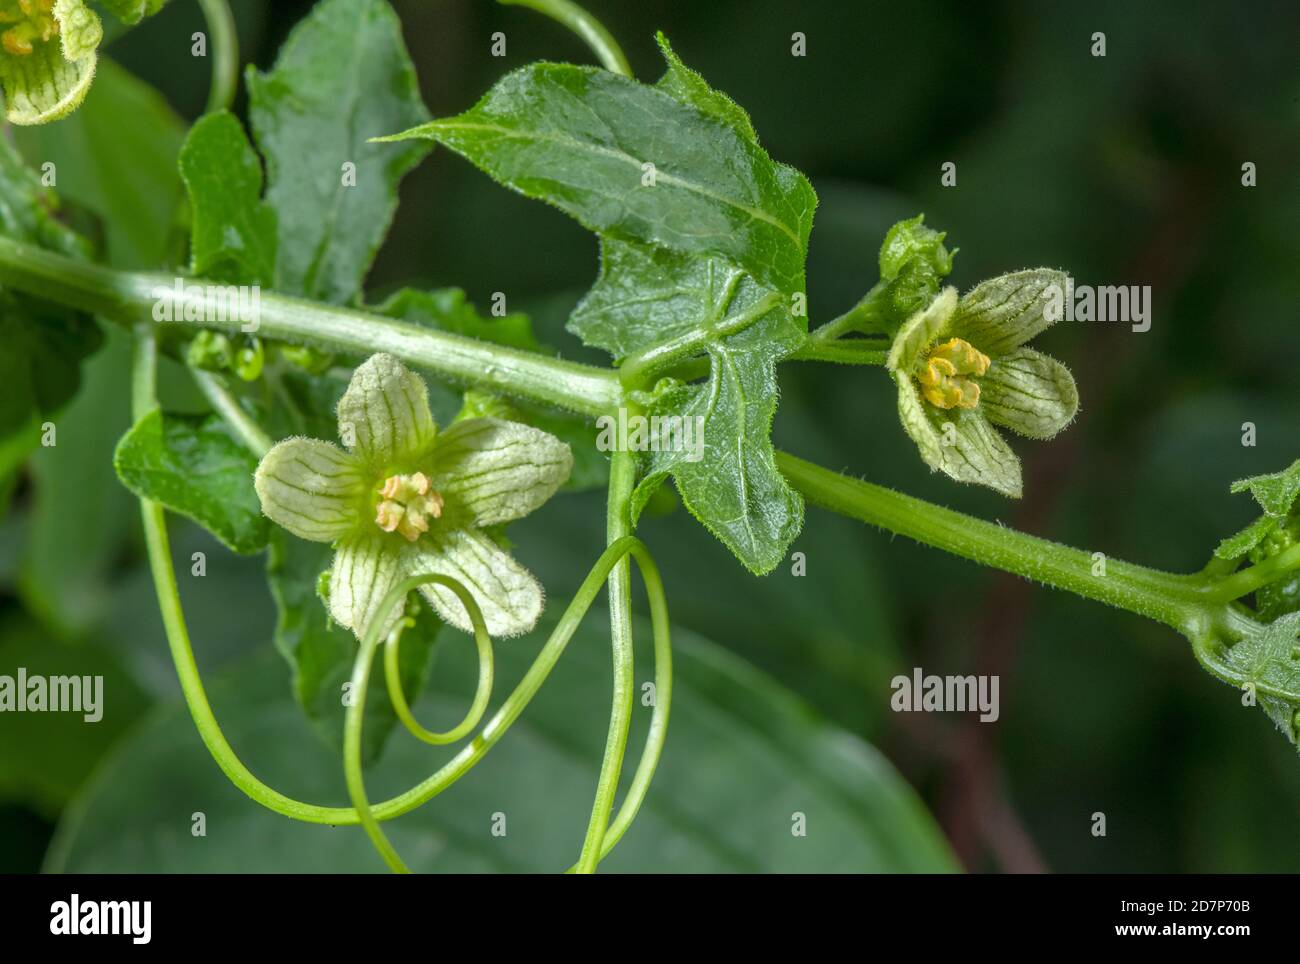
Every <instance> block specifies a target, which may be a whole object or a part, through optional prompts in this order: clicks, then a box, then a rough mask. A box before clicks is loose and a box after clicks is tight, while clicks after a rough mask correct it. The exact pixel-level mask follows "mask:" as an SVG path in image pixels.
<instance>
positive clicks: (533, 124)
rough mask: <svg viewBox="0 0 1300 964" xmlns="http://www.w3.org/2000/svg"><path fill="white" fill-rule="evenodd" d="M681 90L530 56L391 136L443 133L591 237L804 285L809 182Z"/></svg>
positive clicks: (787, 288)
mask: <svg viewBox="0 0 1300 964" xmlns="http://www.w3.org/2000/svg"><path fill="white" fill-rule="evenodd" d="M671 71H672V68H671V65H670V72H671ZM678 76H680V75H678ZM679 83H680V81H679ZM701 83H702V81H701ZM674 93H676V91H674ZM674 93H669V92H667V91H665V90H663V89H659V88H655V87H647V86H646V85H644V84H639V83H637V82H636V81H633V80H629V79H628V78H626V77H621V76H619V75H617V74H612V73H609V72H607V71H604V70H597V69H595V68H590V67H577V66H573V65H570V64H548V63H541V64H532V65H530V66H527V67H522V68H520V69H519V70H516V71H514V72H513V73H510V74H508V75H506V76H505V77H504V78H502V79H501V80H500V81H499V82H498V83H497V84H496V86H495V87H493V88H492V90H491V91H489V92H488V94H487V95H486V96H485V97H484V98H483V99H482V100H481V101H479V103H478V104H477V105H475V106H474V107H473V108H472V109H471V110H469V111H466V112H465V113H463V114H460V115H459V116H457V117H452V118H448V119H445V120H437V121H432V122H430V123H428V124H425V125H423V126H421V127H417V128H415V129H413V130H408V131H406V132H404V133H402V134H398V135H395V136H394V137H392V138H386V140H403V139H407V138H412V137H415V138H427V139H430V140H435V141H437V142H439V143H441V144H444V145H446V146H447V147H450V148H451V149H452V150H454V151H456V152H457V153H459V154H462V155H464V156H465V157H466V158H468V159H469V160H470V161H471V162H472V163H474V164H475V165H477V166H478V167H479V168H481V169H482V170H484V171H485V172H487V173H488V174H490V175H491V176H492V177H494V178H495V179H496V180H498V181H500V182H501V183H503V184H506V185H508V186H510V187H512V188H514V189H515V190H517V191H520V192H521V193H523V194H526V195H527V196H529V197H532V198H539V199H542V200H545V201H547V202H548V203H550V204H553V205H555V206H556V207H558V208H560V209H561V210H563V211H565V212H566V213H568V214H570V215H572V216H573V217H574V218H576V219H577V220H578V221H579V222H580V223H581V224H582V225H584V226H585V227H587V228H588V229H590V230H592V231H595V232H597V233H600V234H603V235H607V236H609V237H612V238H616V239H620V240H625V241H642V242H646V243H650V244H654V245H659V246H662V247H665V248H669V249H671V250H674V251H679V252H683V253H688V254H696V255H699V254H717V255H722V256H724V257H726V258H728V259H730V260H731V261H733V262H735V263H736V264H739V265H741V266H743V267H745V268H747V269H748V270H749V271H750V273H751V274H753V275H754V277H755V278H757V279H758V280H760V281H762V282H764V283H765V284H767V285H769V286H771V287H773V288H776V289H777V290H779V291H784V292H795V291H802V290H803V277H804V259H805V257H806V256H807V246H808V234H809V232H810V231H811V230H812V218H813V210H814V208H815V207H816V204H817V196H816V194H814V192H813V189H812V186H811V185H810V184H809V183H808V181H807V180H806V179H805V178H804V177H803V175H801V174H799V173H798V172H797V171H795V170H793V169H792V168H789V167H785V166H783V165H779V164H776V163H774V162H773V161H772V159H771V158H770V157H768V156H767V154H766V153H765V152H764V151H763V150H762V149H761V148H759V147H758V145H757V144H756V143H755V142H754V141H753V140H752V139H751V137H750V136H749V135H750V133H752V131H751V132H744V131H742V132H738V131H737V130H736V128H735V127H733V126H732V125H733V124H734V123H735V122H736V121H735V118H734V116H731V117H729V118H728V120H725V121H724V120H720V119H719V117H718V116H717V113H716V112H717V110H719V109H720V108H718V107H717V103H718V102H717V101H716V100H715V101H713V102H712V103H711V105H710V106H709V108H708V111H707V112H706V111H704V110H701V108H700V107H699V106H697V105H698V103H699V102H700V98H701V95H700V94H699V93H698V91H697V92H695V93H693V94H689V96H692V98H693V99H692V101H691V102H689V103H686V102H683V101H681V100H679V99H678V97H677V96H674ZM646 165H653V170H651V169H650V168H649V167H647V166H646Z"/></svg>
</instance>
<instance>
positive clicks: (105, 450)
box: [19, 327, 138, 632]
mask: <svg viewBox="0 0 1300 964" xmlns="http://www.w3.org/2000/svg"><path fill="white" fill-rule="evenodd" d="M105 331H106V338H107V344H106V346H105V348H104V350H103V351H101V352H100V353H99V354H98V355H96V356H95V357H94V358H93V359H91V360H90V362H89V363H88V364H87V365H86V369H85V383H84V385H83V386H82V388H81V391H80V393H79V394H78V395H77V397H76V398H75V399H74V400H73V401H72V404H70V405H69V406H68V407H67V408H66V409H65V410H64V411H63V412H62V413H61V414H60V415H59V416H58V419H57V421H56V424H55V435H54V442H55V444H54V445H50V446H40V447H38V448H37V449H36V451H35V452H34V454H33V455H32V457H31V459H30V460H29V462H28V470H29V472H30V473H31V475H32V480H33V492H34V501H33V504H32V507H31V511H30V513H29V519H28V526H27V544H26V552H25V555H24V558H23V563H22V569H21V575H20V579H19V586H20V589H21V593H22V596H23V599H24V601H25V602H26V603H27V604H28V606H29V607H31V609H32V611H33V612H35V613H37V614H39V615H40V616H41V617H42V618H43V619H45V621H46V622H47V623H48V624H49V625H51V626H55V627H58V628H60V629H61V630H63V631H66V632H78V631H82V630H85V629H87V628H89V627H90V626H91V625H92V624H93V623H94V622H95V620H96V619H97V618H98V617H99V616H100V615H101V614H102V612H103V610H104V607H105V604H106V603H107V602H108V601H109V597H110V596H111V594H112V591H113V587H112V583H111V577H112V573H113V570H114V566H115V564H116V562H117V560H118V556H119V554H120V553H121V551H122V548H123V544H124V541H125V539H126V538H127V535H128V533H129V532H130V531H131V530H132V528H133V527H134V526H135V525H136V523H137V518H138V517H137V515H136V512H135V500H134V499H133V498H131V495H130V493H129V492H127V491H126V490H125V489H123V488H122V486H121V484H119V482H118V481H117V478H116V476H115V475H114V473H113V446H114V445H115V444H116V439H118V438H120V437H121V436H122V433H123V432H125V431H126V430H127V429H128V428H129V427H130V425H131V417H130V371H131V345H130V339H129V337H128V336H127V335H126V333H125V332H123V331H121V330H120V329H117V328H116V327H110V328H107V329H105Z"/></svg>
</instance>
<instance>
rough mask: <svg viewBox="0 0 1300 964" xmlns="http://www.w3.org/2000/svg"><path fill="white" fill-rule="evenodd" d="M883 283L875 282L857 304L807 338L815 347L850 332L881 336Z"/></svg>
mask: <svg viewBox="0 0 1300 964" xmlns="http://www.w3.org/2000/svg"><path fill="white" fill-rule="evenodd" d="M885 288H886V285H885V282H883V281H877V282H876V283H875V284H874V285H873V286H872V288H871V290H870V291H868V292H867V293H866V294H865V295H863V296H862V298H861V299H859V301H858V303H857V304H856V305H854V306H853V307H852V308H850V309H849V310H848V311H846V312H844V314H842V315H840V316H839V317H838V318H832V319H831V320H830V321H828V322H826V324H824V325H822V326H821V327H819V328H817V329H816V330H814V331H813V332H812V334H811V335H809V336H808V338H809V341H811V342H812V343H813V344H816V345H827V344H829V343H831V342H833V341H835V340H836V339H838V338H840V337H841V336H843V335H847V334H849V333H850V332H860V333H862V334H881V333H883V332H884V331H885V326H886V321H887V319H886V313H885V309H884V304H883V301H884V299H885Z"/></svg>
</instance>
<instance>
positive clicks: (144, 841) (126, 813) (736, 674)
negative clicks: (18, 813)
mask: <svg viewBox="0 0 1300 964" xmlns="http://www.w3.org/2000/svg"><path fill="white" fill-rule="evenodd" d="M606 632H607V630H606V629H603V628H602V627H601V626H600V624H599V622H598V621H595V620H588V621H587V622H586V623H584V624H583V626H581V627H580V628H579V629H578V631H577V633H576V635H575V636H574V639H573V641H572V643H570V645H569V649H568V651H567V652H566V653H565V655H564V659H562V660H561V661H560V663H559V664H558V665H557V666H556V668H555V670H554V672H553V673H552V676H551V678H550V679H549V680H548V681H547V683H546V685H545V686H543V687H542V689H541V691H540V692H539V693H538V695H537V697H536V698H535V699H534V700H533V702H532V704H531V705H530V706H529V707H528V709H527V711H526V712H525V713H524V714H523V715H522V716H521V717H520V718H519V720H518V721H517V722H516V723H515V724H514V726H513V727H512V728H511V731H510V732H509V733H507V734H506V735H505V737H504V738H503V739H502V741H501V742H500V743H499V744H498V745H497V746H496V747H494V748H493V749H492V751H491V752H490V753H489V754H488V755H487V757H486V758H485V759H484V760H483V761H482V763H480V764H479V765H478V766H477V767H475V768H474V769H473V770H472V771H470V772H469V773H468V774H466V775H465V776H464V777H463V778H462V779H461V780H460V781H459V782H458V783H457V784H456V785H455V786H454V787H452V788H451V789H450V790H448V791H447V792H446V793H444V794H442V795H440V796H439V797H437V798H436V799H435V800H433V801H431V802H430V803H428V804H426V805H425V806H423V807H421V808H419V809H417V810H415V811H414V812H412V813H411V814H409V815H408V816H406V817H403V818H402V819H401V820H397V821H393V822H391V823H387V824H385V830H386V832H387V833H388V834H390V835H391V839H392V841H393V844H394V846H395V847H396V848H397V850H398V851H399V852H400V853H401V854H402V855H403V856H404V857H405V859H406V860H407V861H408V862H409V864H410V865H411V867H412V869H414V870H416V871H438V872H445V873H455V872H467V871H485V870H497V871H516V872H547V871H549V872H556V871H560V870H563V869H564V868H565V867H567V866H569V864H571V863H572V862H573V860H574V859H575V857H576V855H577V852H578V849H579V847H580V845H581V841H582V834H583V830H584V829H585V826H586V820H587V815H588V813H589V811H590V808H591V792H592V787H593V786H595V781H596V775H597V771H598V769H599V767H600V759H601V745H602V743H603V741H604V735H605V722H606V720H605V717H606V716H607V715H608V710H609V707H608V704H607V703H606V702H604V701H603V700H602V699H600V698H598V697H597V694H598V693H600V692H603V691H604V690H605V688H606V687H607V685H608V677H609V658H608V654H607V652H606V651H605V650H606V646H607V644H608V641H607V640H606V639H605V637H604V635H603V634H605V633H606ZM637 635H638V638H642V639H643V638H648V635H649V634H648V632H646V627H645V626H644V624H642V625H641V626H640V627H639V629H638V634H637ZM534 638H536V637H534ZM530 642H531V640H530V641H528V642H525V641H522V640H521V641H518V642H516V643H513V644H511V645H509V646H502V647H500V648H499V649H498V652H497V675H498V684H497V685H498V691H499V692H501V693H505V692H509V690H510V689H511V688H512V687H513V686H514V685H515V683H516V682H517V681H518V680H519V678H520V677H521V676H522V675H523V673H524V671H525V669H526V667H527V666H528V665H529V663H531V661H532V658H533V655H534V654H535V653H536V650H537V647H536V646H535V645H530ZM602 643H604V645H602ZM403 648H405V643H403ZM673 648H674V654H673V659H674V667H673V669H674V677H675V681H674V702H673V711H672V725H671V728H670V735H669V746H670V752H668V753H665V755H664V757H663V759H662V761H661V762H660V764H659V768H658V772H657V773H656V775H655V779H654V782H653V783H652V784H651V786H650V792H649V794H648V796H647V797H646V800H645V804H644V805H643V807H642V809H641V811H640V814H639V815H638V816H637V819H636V822H635V823H634V824H633V825H632V827H631V829H630V830H629V831H628V832H627V835H626V836H625V837H624V838H623V839H622V840H621V841H620V842H619V845H618V847H617V848H616V849H615V850H614V852H613V853H612V854H611V855H610V857H609V858H608V859H607V860H606V861H604V862H602V864H601V868H602V869H608V870H611V871H642V872H663V873H668V872H683V873H684V872H703V873H710V872H815V871H832V872H836V871H838V872H945V871H952V870H955V869H956V864H955V862H954V860H953V858H952V856H951V854H950V852H949V851H948V848H947V846H946V844H945V843H944V841H943V840H942V838H941V836H940V834H939V832H938V830H937V828H936V827H935V825H934V821H933V820H932V818H931V817H930V816H929V815H928V814H927V813H926V812H925V810H924V808H923V806H922V804H921V803H920V801H919V800H918V799H917V797H916V794H915V793H914V792H913V791H912V789H911V788H910V787H909V786H908V785H907V783H906V782H905V781H904V780H903V779H902V778H901V777H900V776H899V775H898V773H897V772H896V771H895V770H894V769H893V767H892V766H891V765H890V764H889V762H888V761H887V760H886V759H885V758H884V757H882V756H881V755H880V754H879V753H878V752H877V751H876V750H874V749H873V748H872V747H870V746H869V745H867V744H866V743H864V742H862V741H861V740H860V739H858V738H857V737H855V736H853V735H852V734H850V733H848V732H845V731H844V730H841V729H838V728H836V727H834V726H832V725H830V724H828V723H827V722H826V721H825V720H824V719H822V718H821V717H820V716H819V715H818V714H817V713H816V712H815V711H814V710H813V709H812V708H811V707H809V706H808V705H807V704H805V703H803V702H801V701H800V700H798V699H797V698H795V697H793V696H792V695H791V694H790V693H789V692H788V691H786V690H785V689H783V688H782V687H781V686H780V685H778V684H777V683H775V682H773V681H772V680H771V679H770V678H768V677H766V676H764V675H762V674H760V673H759V672H757V671H756V670H754V669H753V668H752V667H750V666H749V665H747V664H745V663H743V662H742V661H740V660H739V659H737V658H736V657H734V656H731V655H730V654H728V653H726V652H725V651H723V650H721V649H720V648H718V647H717V646H715V645H713V644H711V643H709V642H707V641H705V640H703V639H701V638H700V637H698V636H696V635H694V634H692V633H689V632H685V631H680V630H674V632H673ZM475 672H476V667H475V664H474V656H473V646H472V644H471V643H470V642H469V641H468V640H463V641H462V642H461V644H460V645H459V646H457V647H455V648H451V647H448V648H446V649H445V650H444V651H443V652H441V653H440V656H439V671H438V673H437V675H436V678H435V680H434V682H433V686H432V690H433V692H432V693H431V694H430V696H429V697H428V698H426V699H425V700H423V701H422V702H421V703H420V704H418V705H416V706H415V708H414V712H415V713H416V715H417V716H418V717H419V718H420V719H421V720H423V721H427V722H426V725H445V724H446V723H447V722H450V721H452V718H453V717H456V718H459V716H460V715H461V714H462V713H463V712H464V707H465V701H466V700H467V699H468V695H469V693H470V692H472V690H473V686H474V679H475ZM278 687H279V680H278V679H276V677H275V674H274V673H273V672H268V671H267V667H266V666H265V665H255V666H251V667H249V668H248V669H247V670H246V671H244V672H243V673H241V674H240V675H239V676H237V677H234V678H231V679H230V680H229V681H228V683H227V685H223V686H216V687H214V688H213V690H212V698H213V703H214V705H215V708H216V713H217V716H218V717H219V718H220V719H222V720H223V721H226V722H225V730H226V732H227V735H228V737H229V738H230V740H231V742H232V744H233V745H234V747H235V750H236V751H237V752H238V753H239V754H240V755H241V756H242V757H243V758H244V760H245V762H246V763H247V764H248V765H249V767H250V768H251V769H252V770H253V772H254V773H257V774H258V775H259V776H261V777H262V778H263V779H265V780H267V781H268V782H270V783H271V784H272V785H274V786H275V787H277V789H280V790H283V791H284V792H287V793H290V794H294V795H296V796H298V797H299V798H301V799H308V800H312V801H315V802H320V803H332V804H336V805H344V804H345V803H346V799H347V797H346V794H345V793H344V790H343V780H342V776H341V774H340V772H339V769H340V768H339V761H338V760H337V759H336V758H334V757H332V756H331V755H330V754H327V753H325V752H323V751H321V750H320V749H319V748H317V747H313V746H312V745H311V741H310V738H307V737H306V734H305V732H304V727H303V726H302V724H301V721H300V720H299V719H298V718H297V715H296V714H295V713H293V712H291V711H290V710H289V709H288V708H286V707H285V706H284V705H283V703H282V702H279V701H277V699H276V696H277V692H278ZM381 688H382V685H381ZM638 707H639V704H638ZM649 714H650V711H649V710H648V709H646V708H644V707H639V708H638V713H637V716H636V718H635V720H634V724H633V725H634V730H636V731H639V732H634V733H633V734H632V745H633V746H639V745H640V740H641V738H642V737H641V732H643V731H644V727H645V725H646V723H647V721H648V718H649ZM438 763H439V758H434V757H431V756H430V751H429V748H428V747H426V746H424V745H423V744H420V743H417V742H416V741H414V740H400V741H395V742H394V743H393V745H392V746H391V748H390V750H389V753H388V754H387V756H386V758H385V760H384V761H383V763H382V764H381V765H380V766H379V767H377V768H376V772H375V773H374V775H373V776H372V777H371V778H370V779H369V781H368V782H369V783H370V793H371V797H372V799H375V800H378V799H380V798H381V796H382V795H383V794H384V793H386V792H392V791H395V790H398V789H401V788H405V787H407V786H409V785H410V784H411V783H413V782H414V781H415V780H416V779H418V778H420V777H421V776H423V775H424V774H427V773H429V772H431V770H432V769H433V768H434V767H436V766H437V765H438ZM630 766H631V761H629V767H630ZM178 786H181V787H184V788H186V791H187V793H188V794H189V795H191V796H192V797H194V798H195V799H202V800H203V801H204V811H205V812H206V813H207V815H208V821H209V826H218V825H219V826H221V827H223V828H225V829H224V830H223V833H224V834H225V835H226V836H225V837H223V844H222V846H220V847H209V846H196V845H194V844H192V843H191V842H190V838H189V837H188V835H187V834H186V832H185V831H184V830H183V829H182V830H181V831H180V832H178V831H176V830H175V829H174V824H173V817H174V814H172V816H168V814H169V813H171V812H172V811H173V810H174V809H175V807H174V800H175V797H176V788H177V787H178ZM381 788H382V789H381ZM795 811H799V812H801V813H803V814H804V815H805V816H806V818H807V826H808V835H807V836H806V837H795V836H794V835H792V834H791V832H790V828H791V814H792V813H794V812H795ZM75 812H76V813H77V814H78V819H77V820H76V821H75V823H74V822H73V821H71V820H69V821H68V822H67V823H66V824H65V826H64V827H63V828H62V833H61V834H60V836H59V840H60V843H59V845H58V846H57V847H56V848H55V849H54V850H53V851H52V852H51V854H50V855H49V858H48V860H47V863H46V867H45V869H46V870H47V871H52V872H53V871H83V872H84V871H109V870H115V871H156V872H166V871H170V870H175V871H181V870H184V871H186V872H190V873H193V872H210V871H220V870H239V871H241V872H245V873H248V872H259V871H268V872H269V871H275V872H282V873H283V872H292V871H300V872H301V871H380V870H382V869H383V865H382V863H381V862H380V860H379V858H378V857H377V856H376V855H375V853H374V852H373V850H372V849H371V847H370V844H369V842H368V841H367V840H366V838H365V835H364V834H363V833H362V832H361V831H360V830H359V829H358V828H356V827H347V828H330V827H320V826H311V825H307V824H299V823H295V822H293V821H287V820H285V819H284V818H283V817H280V816H277V815H275V814H273V813H270V812H268V811H266V810H263V809H262V808H261V807H259V806H258V805H257V804H255V803H253V802H252V801H250V800H248V799H247V798H246V797H244V796H243V794H241V793H240V792H239V791H238V790H236V789H235V788H234V787H232V786H231V785H230V784H229V783H228V782H227V781H226V780H225V779H224V778H223V777H222V776H221V773H220V771H218V770H217V768H216V767H214V766H213V765H212V761H211V760H210V759H209V758H208V757H207V754H206V753H204V751H203V749H202V746H201V744H200V743H199V741H198V737H197V736H196V735H195V734H194V732H193V728H192V727H191V726H190V725H189V722H188V719H187V717H186V715H185V712H184V710H183V709H182V708H179V707H178V708H176V709H175V710H173V711H172V712H170V713H168V714H166V715H164V716H162V717H160V718H159V719H157V720H156V721H154V722H153V723H152V724H151V725H150V726H149V727H148V728H146V729H143V730H141V731H139V733H138V736H137V737H136V738H135V739H134V740H133V741H132V742H131V744H130V745H128V746H126V747H124V748H123V750H122V752H121V753H120V754H119V755H118V756H117V757H116V758H115V765H114V767H113V769H112V770H111V771H106V772H105V776H104V779H103V780H102V781H98V782H97V784H96V785H95V786H94V787H90V788H88V789H87V791H86V792H85V793H84V794H83V795H82V796H81V797H80V798H79V800H78V801H77V806H76V808H75ZM496 812H505V813H507V814H508V815H509V821H510V823H509V831H510V832H509V833H508V834H507V835H506V836H504V837H499V838H495V839H494V838H492V837H491V836H489V833H488V828H489V826H490V823H491V819H492V814H493V813H496ZM182 841H184V842H182ZM756 842H761V845H756Z"/></svg>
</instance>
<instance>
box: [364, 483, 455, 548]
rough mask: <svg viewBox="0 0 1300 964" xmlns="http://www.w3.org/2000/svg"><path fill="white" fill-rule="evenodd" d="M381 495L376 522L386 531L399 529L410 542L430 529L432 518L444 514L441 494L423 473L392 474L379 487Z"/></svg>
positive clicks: (376, 512) (376, 509)
mask: <svg viewBox="0 0 1300 964" xmlns="http://www.w3.org/2000/svg"><path fill="white" fill-rule="evenodd" d="M379 495H380V496H381V497H382V500H381V501H380V503H379V505H378V506H376V508H375V525H377V526H379V528H381V529H383V530H384V531H385V532H400V533H401V534H402V535H403V536H405V537H406V538H407V540H408V541H410V542H414V541H415V540H416V539H418V538H420V535H421V533H424V532H428V531H429V519H430V517H432V518H434V519H437V518H439V517H441V515H442V506H443V499H442V496H441V495H439V494H438V493H437V492H434V491H433V490H432V487H431V485H430V483H429V478H428V476H426V475H425V474H424V473H423V472H416V473H414V474H413V475H390V476H389V477H388V478H386V479H384V484H383V485H382V486H380V487H379Z"/></svg>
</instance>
